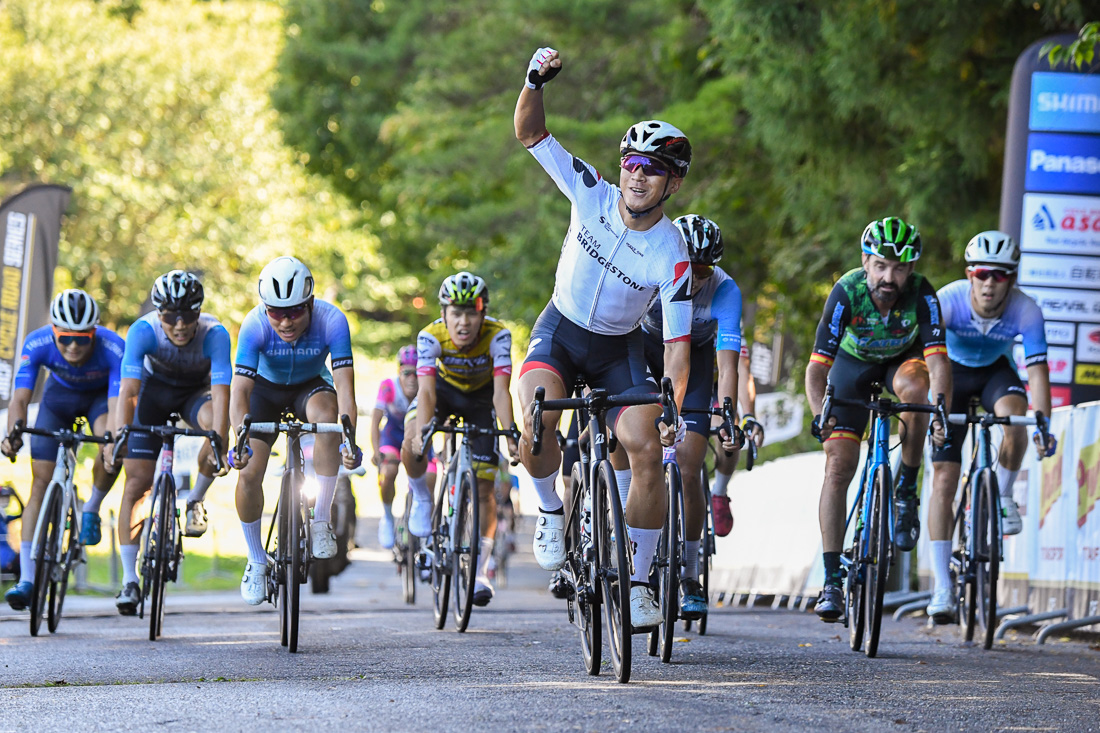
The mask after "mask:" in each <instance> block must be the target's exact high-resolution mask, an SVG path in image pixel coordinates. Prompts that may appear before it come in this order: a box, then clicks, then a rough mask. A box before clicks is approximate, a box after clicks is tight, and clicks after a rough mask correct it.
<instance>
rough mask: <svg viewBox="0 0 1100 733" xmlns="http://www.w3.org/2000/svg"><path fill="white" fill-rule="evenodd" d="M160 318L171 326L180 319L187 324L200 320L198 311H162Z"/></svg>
mask: <svg viewBox="0 0 1100 733" xmlns="http://www.w3.org/2000/svg"><path fill="white" fill-rule="evenodd" d="M160 320H161V322H163V323H167V324H168V325H169V326H174V325H176V324H177V323H179V322H180V321H183V323H184V325H185V326H189V325H191V324H192V323H194V322H195V321H197V320H199V312H198V311H161V312H160Z"/></svg>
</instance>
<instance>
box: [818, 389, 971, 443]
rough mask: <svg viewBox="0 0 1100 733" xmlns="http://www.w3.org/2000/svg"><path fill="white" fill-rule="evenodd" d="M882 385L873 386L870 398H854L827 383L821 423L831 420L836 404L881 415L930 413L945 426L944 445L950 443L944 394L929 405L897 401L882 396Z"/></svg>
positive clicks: (930, 429)
mask: <svg viewBox="0 0 1100 733" xmlns="http://www.w3.org/2000/svg"><path fill="white" fill-rule="evenodd" d="M880 389H881V388H880V386H879V385H878V384H874V385H873V386H872V388H871V393H872V396H871V399H869V400H853V399H849V398H847V397H837V396H835V395H834V394H833V391H834V387H833V385H832V384H829V385H826V387H825V397H824V399H822V400H821V416H820V425H821V426H822V427H824V426H825V425H826V424H827V423H828V422H829V417H830V416H831V415H830V413H831V412H832V407H833V405H834V404H837V405H841V406H844V407H861V408H863V409H865V410H871V411H872V412H875V413H878V414H881V415H888V416H889V415H899V414H901V413H903V412H923V413H926V414H929V415H935V418H933V419H939V420H940V421H941V424H942V425H943V426H944V435H945V442H944V445H945V446H947V445H950V442H951V434H950V433H949V432H948V431H947V429H946V428H947V423H948V421H949V416H948V414H947V408H946V401H945V398H944V395H943V394H940V395H938V396H937V397H936V404H934V405H929V404H925V403H914V402H896V401H894V400H892V399H890V398H889V397H881V396H879V393H880ZM928 430H929V433H931V431H932V425H931V423H929V425H928Z"/></svg>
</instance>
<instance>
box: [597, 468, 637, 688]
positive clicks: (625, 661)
mask: <svg viewBox="0 0 1100 733" xmlns="http://www.w3.org/2000/svg"><path fill="white" fill-rule="evenodd" d="M592 503H593V508H594V510H595V512H596V521H595V523H594V524H595V526H594V530H595V534H596V544H597V548H598V553H599V554H598V557H599V559H600V561H599V577H600V582H601V584H602V588H601V592H602V600H603V603H604V607H605V608H606V617H607V644H608V647H609V648H610V650H611V666H612V667H613V668H614V670H615V678H616V679H617V680H618V681H619V682H629V681H630V640H631V634H632V632H633V627H632V626H631V625H630V565H628V564H627V559H626V546H627V543H628V542H629V538H628V537H627V533H626V520H625V519H624V518H623V509H622V505H621V503H620V501H619V491H618V489H617V488H616V484H615V475H614V474H613V473H612V470H611V462H610V461H602V462H601V463H600V465H599V469H598V470H597V472H596V492H595V494H594V496H593V497H592ZM612 535H614V537H612Z"/></svg>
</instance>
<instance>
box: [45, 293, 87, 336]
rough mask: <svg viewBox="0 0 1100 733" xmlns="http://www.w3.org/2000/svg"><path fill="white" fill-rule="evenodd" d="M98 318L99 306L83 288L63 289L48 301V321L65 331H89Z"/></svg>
mask: <svg viewBox="0 0 1100 733" xmlns="http://www.w3.org/2000/svg"><path fill="white" fill-rule="evenodd" d="M98 320H99V306H97V305H96V304H95V301H94V300H92V296H90V295H88V294H87V293H85V292H84V291H83V290H77V289H75V288H71V289H69V290H63V291H61V292H60V293H58V294H57V296H55V297H54V299H53V302H52V303H50V322H51V323H53V325H55V326H57V327H58V328H61V329H64V330H66V331H90V330H91V329H93V328H95V324H96V322H97V321H98Z"/></svg>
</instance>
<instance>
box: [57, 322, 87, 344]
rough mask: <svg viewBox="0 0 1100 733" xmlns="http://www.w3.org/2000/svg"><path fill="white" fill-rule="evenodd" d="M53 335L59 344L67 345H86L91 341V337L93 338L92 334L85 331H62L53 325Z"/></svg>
mask: <svg viewBox="0 0 1100 733" xmlns="http://www.w3.org/2000/svg"><path fill="white" fill-rule="evenodd" d="M53 336H54V338H55V339H57V343H58V344H60V345H61V346H68V345H70V344H76V345H77V346H87V345H88V344H90V343H92V339H93V338H94V335H93V334H90V333H88V332H87V331H62V330H61V329H60V328H58V327H57V326H54V329H53Z"/></svg>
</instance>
